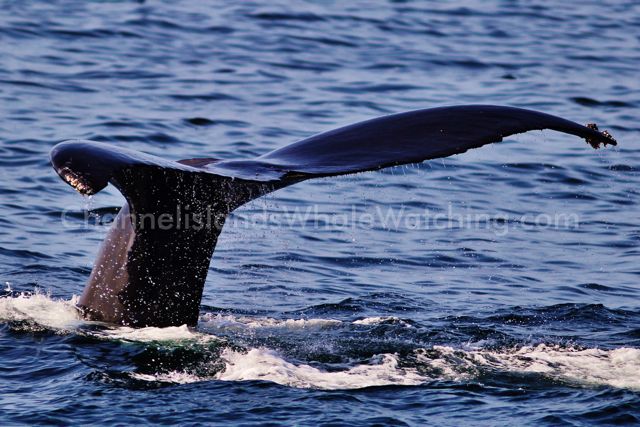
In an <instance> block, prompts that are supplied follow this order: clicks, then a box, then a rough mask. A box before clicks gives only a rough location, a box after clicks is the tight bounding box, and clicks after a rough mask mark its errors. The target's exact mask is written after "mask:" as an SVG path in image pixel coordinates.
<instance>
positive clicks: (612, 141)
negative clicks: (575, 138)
mask: <svg viewBox="0 0 640 427" xmlns="http://www.w3.org/2000/svg"><path fill="white" fill-rule="evenodd" d="M585 126H586V127H588V128H589V129H593V130H595V131H596V132H600V129H598V125H597V124H595V123H587V124H586V125H585ZM600 133H601V134H602V135H603V136H604V137H606V138H607V139H609V141H606V140H605V141H598V140H595V139H593V138H591V137H587V138H586V141H587V142H588V143H589V145H591V146H592V147H593V148H595V149H596V150H597V149H598V148H600V143H601V142H602V144H604V145H605V146H607V145H608V144H611V145H618V141H616V139H615V138H614V137H613V135H611V134H610V133H609V131H606V130H603V131H602V132H600Z"/></svg>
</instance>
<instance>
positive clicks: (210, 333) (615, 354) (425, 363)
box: [0, 292, 640, 390]
mask: <svg viewBox="0 0 640 427" xmlns="http://www.w3.org/2000/svg"><path fill="white" fill-rule="evenodd" d="M75 302H76V298H75V297H74V298H72V299H71V300H68V301H67V300H57V299H53V298H51V297H50V296H48V295H45V294H43V293H39V292H34V293H32V294H26V293H11V294H10V295H7V296H6V297H3V298H0V322H2V323H9V324H10V325H14V327H16V329H20V330H32V331H42V330H49V331H51V332H53V333H57V334H78V335H88V336H90V337H92V338H96V339H100V340H109V341H119V342H128V343H137V345H141V346H144V345H154V346H160V347H161V346H173V347H175V346H193V345H194V344H195V345H199V346H201V347H198V348H200V349H201V350H200V351H203V352H207V351H211V350H210V347H209V345H215V346H216V348H217V349H218V352H217V353H216V357H215V358H214V359H215V361H212V360H211V359H210V358H203V362H202V363H203V364H217V365H220V368H215V369H206V368H207V367H206V366H203V367H201V368H203V369H196V370H195V371H197V372H195V371H194V370H193V369H190V370H188V371H186V370H180V369H175V370H171V371H166V370H162V369H159V370H158V372H155V373H148V372H128V373H127V375H128V376H129V377H130V378H132V379H134V380H139V381H145V382H157V383H193V382H199V381H210V380H217V381H254V380H260V381H271V382H274V383H277V384H281V385H284V386H289V387H297V388H311V389H325V390H347V389H359V388H365V387H375V386H389V385H395V386H415V385H421V384H425V383H429V382H434V381H451V382H467V383H469V382H482V381H483V380H484V379H486V378H488V377H489V376H496V375H515V376H520V377H524V378H527V377H529V376H530V377H531V378H533V379H542V380H547V381H553V382H559V383H563V384H567V385H570V386H579V387H597V386H609V387H617V388H626V389H632V390H640V349H637V348H626V347H621V348H616V349H599V348H580V347H575V346H567V345H565V346H563V345H550V344H537V345H519V346H518V345H515V346H514V345H511V346H508V347H501V348H494V347H484V346H483V344H482V343H476V344H475V345H474V344H466V345H463V346H447V345H434V346H432V347H430V348H423V347H421V348H415V349H414V350H413V351H411V352H410V353H409V354H404V355H402V356H401V355H399V354H392V353H381V354H376V355H374V356H373V357H371V358H369V360H367V361H364V362H363V361H362V360H357V361H354V362H352V363H348V364H345V363H342V364H327V363H319V362H314V361H309V362H308V363H305V362H303V361H300V360H296V359H295V358H288V357H287V356H285V355H284V354H282V352H281V351H278V350H274V349H270V348H268V346H266V345H260V346H256V347H251V346H249V347H241V346H238V345H235V344H233V341H234V340H233V338H234V334H235V335H236V336H240V337H242V336H246V335H247V334H260V333H265V334H267V335H270V334H274V333H278V331H280V333H292V332H295V331H299V330H304V331H305V332H309V331H332V330H339V329H340V328H343V327H346V326H349V322H343V321H340V320H335V319H284V320H280V319H273V318H268V317H251V316H235V315H220V314H205V315H203V316H201V322H200V326H199V327H198V328H197V329H192V328H188V327H186V326H180V327H167V328H140V329H133V328H128V327H113V326H107V325H100V324H97V323H96V322H87V321H84V320H82V319H81V318H80V317H79V316H78V312H77V310H76V309H75V307H74V304H75ZM350 323H351V325H382V324H394V325H396V326H398V327H401V328H411V327H412V325H411V324H410V323H409V322H406V321H404V320H402V319H399V318H395V317H369V318H364V319H359V320H356V321H353V322H350ZM199 372H205V374H202V373H199Z"/></svg>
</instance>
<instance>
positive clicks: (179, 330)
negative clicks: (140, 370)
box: [94, 325, 216, 342]
mask: <svg viewBox="0 0 640 427" xmlns="http://www.w3.org/2000/svg"><path fill="white" fill-rule="evenodd" d="M94 335H96V336H99V337H102V338H108V339H113V340H126V341H137V342H155V341H185V340H198V341H208V340H212V339H216V337H214V336H213V335H204V334H200V333H197V332H194V331H193V330H191V329H189V327H187V325H182V326H169V327H166V328H155V327H148V328H129V327H126V326H120V327H116V328H113V329H105V330H102V331H98V332H94Z"/></svg>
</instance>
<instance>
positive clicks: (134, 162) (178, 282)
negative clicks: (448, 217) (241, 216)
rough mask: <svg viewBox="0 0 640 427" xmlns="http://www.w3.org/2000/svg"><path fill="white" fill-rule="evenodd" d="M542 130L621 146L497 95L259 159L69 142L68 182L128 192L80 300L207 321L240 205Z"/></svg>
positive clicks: (344, 131) (106, 315) (133, 318)
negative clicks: (499, 102)
mask: <svg viewBox="0 0 640 427" xmlns="http://www.w3.org/2000/svg"><path fill="white" fill-rule="evenodd" d="M536 129H552V130H555V131H558V132H564V133H568V134H572V135H575V136H578V137H581V138H583V139H585V140H586V141H587V142H588V143H589V144H590V145H591V146H593V147H594V148H597V147H598V146H599V145H600V144H604V145H607V144H610V145H616V141H615V140H614V139H613V137H611V135H609V133H607V132H606V131H605V132H599V131H598V129H597V127H596V126H595V125H587V126H582V125H579V124H577V123H574V122H571V121H568V120H565V119H562V118H559V117H555V116H552V115H549V114H545V113H540V112H536V111H531V110H525V109H520V108H512V107H501V106H492V105H464V106H454V107H441V108H432V109H425V110H417V111H409V112H405V113H400V114H393V115H389V116H384V117H379V118H375V119H372V120H368V121H364V122H361V123H356V124H353V125H350V126H346V127H343V128H339V129H335V130H332V131H329V132H325V133H321V134H319V135H315V136H312V137H310V138H307V139H304V140H302V141H298V142H295V143H293V144H290V145H287V146H285V147H283V148H279V149H277V150H274V151H271V152H269V153H267V154H264V155H262V156H260V157H257V158H254V159H242V160H240V159H235V160H220V159H212V158H194V159H187V160H180V161H177V162H174V161H169V160H163V159H161V158H158V157H154V156H150V155H147V154H143V153H140V152H137V151H132V150H128V149H126V148H121V147H116V146H111V145H106V144H102V143H98V142H92V141H80V140H71V141H65V142H62V143H60V144H58V145H56V146H55V147H54V148H53V149H52V150H51V162H52V164H53V167H54V168H55V170H56V172H57V173H58V175H60V177H61V178H62V179H63V180H64V181H66V182H67V183H68V184H69V185H71V186H72V187H74V188H75V189H76V190H77V191H79V192H80V193H82V194H85V195H90V194H95V193H97V192H99V191H100V190H102V189H103V188H105V187H106V186H107V184H108V183H111V184H113V185H114V186H115V187H116V188H118V190H120V192H121V193H122V194H123V195H124V197H125V198H126V200H127V203H126V204H125V206H124V207H123V208H122V209H121V211H120V213H119V214H118V217H117V219H116V220H115V221H114V224H113V225H112V228H111V230H110V232H109V234H108V235H107V237H106V239H105V241H104V242H103V244H102V247H101V249H100V252H99V255H98V258H97V260H96V262H95V265H94V267H93V271H92V272H91V276H90V278H89V282H88V283H87V285H86V287H85V289H84V292H83V294H82V296H81V297H80V300H79V302H78V307H79V308H80V310H81V311H82V313H83V314H84V316H85V317H86V318H88V319H91V320H98V321H104V322H109V323H116V324H122V325H128V326H135V327H143V326H158V327H163V326H177V325H183V324H187V325H191V326H193V325H196V323H197V321H198V313H199V307H200V301H201V298H202V290H203V287H204V283H205V279H206V277H207V271H208V269H209V262H210V261H211V256H212V254H213V250H214V248H215V245H216V241H217V239H218V236H219V234H220V232H221V230H222V226H223V224H224V221H225V219H226V217H227V216H228V215H229V213H231V212H232V211H233V210H234V209H236V208H238V207H239V206H241V205H243V204H245V203H247V202H248V201H250V200H253V199H255V198H257V197H260V196H262V195H264V194H267V193H270V192H272V191H275V190H277V189H279V188H283V187H286V186H289V185H292V184H295V183H298V182H301V181H305V180H307V179H311V178H320V177H327V176H337V175H344V174H350V173H354V172H363V171H371V170H377V169H382V168H386V167H391V166H396V165H402V164H407V163H419V162H422V161H424V160H428V159H435V158H439V157H447V156H450V155H452V154H459V153H463V152H465V151H467V150H469V149H471V148H477V147H481V146H483V145H486V144H489V143H492V142H499V141H501V140H502V139H503V138H504V137H506V136H509V135H513V134H517V133H522V132H526V131H530V130H536ZM382 177H383V176H381V178H382Z"/></svg>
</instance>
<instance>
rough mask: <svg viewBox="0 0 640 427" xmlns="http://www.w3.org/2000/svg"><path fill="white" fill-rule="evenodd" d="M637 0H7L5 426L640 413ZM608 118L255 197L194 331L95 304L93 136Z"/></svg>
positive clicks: (422, 421) (277, 135)
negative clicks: (116, 320)
mask: <svg viewBox="0 0 640 427" xmlns="http://www.w3.org/2000/svg"><path fill="white" fill-rule="evenodd" d="M639 66H640V4H639V3H638V2H636V1H632V0H619V1H609V2H602V1H591V0H587V1H582V2H579V3H575V2H566V1H559V0H558V1H556V0H553V1H544V2H543V1H539V2H524V1H515V0H514V1H496V2H484V1H451V2H426V1H376V2H365V1H359V0H354V1H331V0H326V1H320V0H316V1H311V0H309V1H293V2H292V1H285V0H274V1H271V2H252V1H242V2H222V1H203V2H193V1H192V2H188V1H182V0H178V1H168V0H167V1H158V0H148V1H146V2H135V1H71V0H54V1H46V2H44V1H43V2H35V1H10V0H7V1H0V285H2V286H3V288H5V289H6V290H5V291H4V298H1V299H0V407H1V408H2V411H0V424H1V425H13V424H27V425H32V424H60V425H87V424H114V423H117V424H129V423H131V424H147V423H148V424H183V425H200V424H206V423H213V424H231V423H233V424H243V425H269V424H273V425H276V424H287V425H309V426H315V425H427V424H435V425H477V424H481V425H505V424H518V425H558V424H569V425H585V424H592V423H606V424H614V423H615V424H624V423H630V424H633V423H637V422H639V421H640V304H639V300H638V296H639V291H640V284H639V279H640V268H639V267H638V261H639V260H640V249H639V244H640V229H639V227H638V221H639V220H640V218H639V217H638V213H639V212H640V211H639V209H638V201H639V200H638V198H639V197H640V194H639V190H638V189H639V188H640V174H639V173H638V168H640V148H639V146H638V134H639V133H638V131H639V130H640V124H639V123H640V121H639V120H638V119H639V114H638V113H639V107H640V74H639V73H638V68H639ZM468 103H483V104H503V105H511V106H517V107H525V108H531V109H536V110H541V111H545V112H549V113H552V114H556V115H560V116H563V117H566V118H568V119H571V120H574V121H577V122H580V123H587V122H596V123H598V124H599V125H600V127H601V128H602V129H605V128H606V129H608V130H609V131H610V132H611V133H612V134H613V135H614V136H615V137H616V138H617V139H618V141H619V146H618V147H617V148H614V149H612V148H607V149H604V150H600V151H594V150H592V149H591V148H590V147H589V146H588V145H587V144H585V143H584V141H582V140H579V139H577V138H574V137H571V136H568V135H562V134H558V133H554V132H550V131H545V132H533V133H530V134H526V135H518V136H514V137H510V138H508V139H507V140H506V141H504V142H503V143H500V144H495V145H493V146H488V147H484V148H482V149H478V150H475V151H472V152H468V153H465V154H463V155H459V156H455V157H451V158H447V159H439V160H434V161H430V162H427V163H424V164H421V165H417V166H408V167H398V168H394V169H390V170H384V171H380V172H372V173H365V174H358V175H355V176H345V177H340V178H329V179H322V180H316V181H309V182H305V183H302V184H299V185H296V186H293V187H290V188H286V189H283V190H280V191H278V192H276V193H274V194H272V195H269V196H267V197H265V198H263V199H259V200H257V201H254V202H252V203H250V204H249V205H246V206H244V207H242V208H240V209H239V210H238V211H236V213H235V214H234V215H233V217H232V218H231V219H230V220H229V221H228V223H227V225H226V226H225V230H224V232H223V234H222V235H221V238H220V241H219V243H218V248H217V250H216V253H215V256H214V258H213V260H212V263H211V267H210V270H209V277H208V279H207V283H206V286H205V290H204V299H203V305H202V308H201V315H202V316H201V322H200V324H199V326H198V328H196V329H195V330H189V329H187V328H169V329H166V330H157V329H153V328H149V329H147V330H142V331H134V330H128V329H126V328H105V327H104V326H100V325H95V324H91V323H89V322H84V321H81V320H79V319H77V318H76V317H75V313H74V311H73V308H72V304H73V299H72V298H73V296H74V295H78V294H80V293H81V291H82V289H83V286H84V283H85V281H86V280H87V278H88V276H89V273H90V271H91V267H92V262H93V260H94V257H95V255H96V252H97V249H98V245H99V243H100V242H101V241H102V239H103V238H104V235H105V233H106V231H107V229H108V225H109V222H110V220H111V219H112V218H113V214H114V213H116V212H117V210H118V208H119V206H121V205H122V203H123V199H122V197H121V196H120V195H119V193H118V192H117V191H116V190H115V189H113V188H108V189H107V190H106V191H104V192H102V193H100V194H99V195H96V196H94V197H93V198H92V199H91V200H86V199H85V200H83V198H82V197H81V196H79V195H78V194H77V193H75V192H74V191H73V190H72V189H71V188H70V187H68V186H67V185H65V184H64V183H63V182H62V181H61V180H60V179H59V178H58V177H57V176H56V174H55V172H54V171H53V169H52V168H51V166H50V164H49V160H48V152H49V150H50V148H51V147H52V146H53V145H54V144H55V143H56V142H58V141H61V140H64V139H69V138H84V139H92V140H96V141H103V142H107V143H110V144H114V145H117V146H123V147H124V146H126V147H129V148H133V149H136V150H141V151H145V152H148V153H152V154H155V155H159V156H162V157H166V158H169V159H181V158H192V157H216V158H225V157H227V158H231V157H246V158H249V157H253V156H256V155H260V154H262V153H265V152H267V151H269V150H271V149H274V148H277V147H280V146H282V145H285V144H288V143H290V142H294V141H296V140H298V139H301V138H304V137H306V136H309V135H312V134H314V133H317V132H321V131H324V130H329V129H332V128H335V127H338V126H341V125H346V124H349V123H353V122H356V121H359V120H364V119H368V118H371V117H375V116H379V115H384V114H389V113H394V112H400V111H405V110H411V109H419V108H428V107H434V106H441V105H454V104H468Z"/></svg>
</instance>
